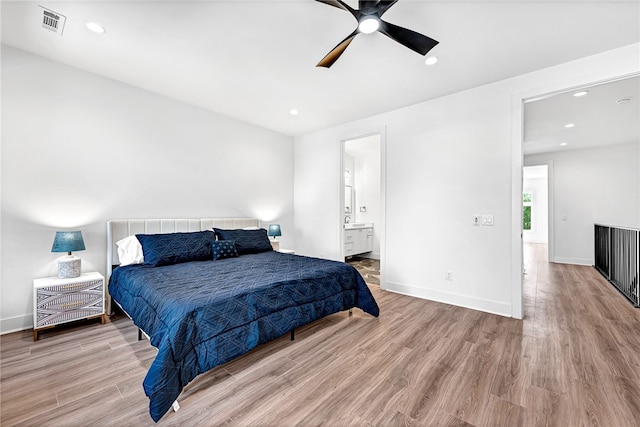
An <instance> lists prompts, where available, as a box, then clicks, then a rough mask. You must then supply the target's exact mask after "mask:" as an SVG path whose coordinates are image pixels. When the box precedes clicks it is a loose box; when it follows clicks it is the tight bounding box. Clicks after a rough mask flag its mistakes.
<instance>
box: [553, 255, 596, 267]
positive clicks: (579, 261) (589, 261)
mask: <svg viewBox="0 0 640 427" xmlns="http://www.w3.org/2000/svg"><path fill="white" fill-rule="evenodd" d="M552 262H555V263H558V264H575V265H588V266H592V265H593V264H594V262H593V260H592V259H585V258H567V257H558V256H557V257H555V259H554V260H553V261H552Z"/></svg>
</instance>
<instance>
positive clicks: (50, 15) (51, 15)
mask: <svg viewBox="0 0 640 427" xmlns="http://www.w3.org/2000/svg"><path fill="white" fill-rule="evenodd" d="M40 7H41V8H42V28H44V29H45V30H49V31H52V32H54V33H58V34H60V35H62V31H63V30H64V24H65V22H66V21H67V17H66V16H64V15H62V14H60V13H58V12H54V11H53V10H50V9H47V8H44V7H42V6H40Z"/></svg>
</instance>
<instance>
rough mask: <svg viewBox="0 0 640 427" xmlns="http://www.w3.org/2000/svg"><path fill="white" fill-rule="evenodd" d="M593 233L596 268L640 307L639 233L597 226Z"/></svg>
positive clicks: (626, 229) (631, 230) (635, 230)
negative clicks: (639, 281)
mask: <svg viewBox="0 0 640 427" xmlns="http://www.w3.org/2000/svg"><path fill="white" fill-rule="evenodd" d="M594 232H595V235H594V237H595V238H594V242H595V265H594V267H595V268H596V269H597V270H598V271H599V272H600V273H601V274H602V275H603V276H604V277H605V278H606V279H607V280H608V281H609V283H611V284H612V285H613V286H615V287H616V289H618V290H619V291H620V292H621V293H622V294H623V295H624V296H625V297H627V298H628V299H629V301H631V303H632V304H633V305H634V306H635V307H639V306H640V299H639V298H640V289H639V286H640V285H639V284H638V278H639V277H640V247H639V246H638V245H639V244H640V230H638V229H634V228H622V227H612V226H608V225H601V224H595V227H594Z"/></svg>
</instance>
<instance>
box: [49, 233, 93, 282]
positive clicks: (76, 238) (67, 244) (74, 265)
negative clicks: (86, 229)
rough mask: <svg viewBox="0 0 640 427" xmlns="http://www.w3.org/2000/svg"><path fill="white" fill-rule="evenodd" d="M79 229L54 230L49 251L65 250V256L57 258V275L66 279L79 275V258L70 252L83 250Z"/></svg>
mask: <svg viewBox="0 0 640 427" xmlns="http://www.w3.org/2000/svg"><path fill="white" fill-rule="evenodd" d="M84 250H85V247H84V240H82V232H81V231H56V237H55V238H54V239H53V247H52V248H51V252H66V253H67V256H64V257H62V258H60V259H58V277H59V278H61V279H67V278H71V277H78V276H80V258H78V257H77V256H74V255H71V252H75V251H84Z"/></svg>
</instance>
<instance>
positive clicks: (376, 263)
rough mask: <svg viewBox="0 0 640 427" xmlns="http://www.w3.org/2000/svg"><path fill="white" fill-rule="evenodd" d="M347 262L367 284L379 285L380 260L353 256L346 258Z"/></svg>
mask: <svg viewBox="0 0 640 427" xmlns="http://www.w3.org/2000/svg"><path fill="white" fill-rule="evenodd" d="M346 262H347V264H351V265H353V266H354V267H355V268H356V269H357V270H358V271H359V272H360V274H361V275H362V277H363V278H364V281H365V282H367V284H369V285H378V286H380V260H379V259H371V258H362V257H359V256H354V257H351V258H349V259H347V261H346Z"/></svg>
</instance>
